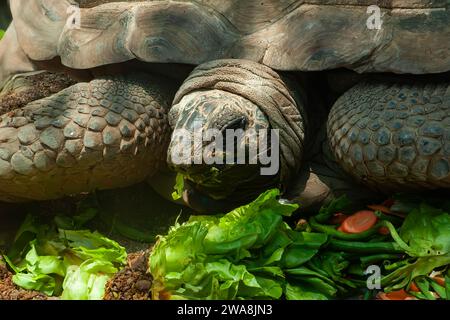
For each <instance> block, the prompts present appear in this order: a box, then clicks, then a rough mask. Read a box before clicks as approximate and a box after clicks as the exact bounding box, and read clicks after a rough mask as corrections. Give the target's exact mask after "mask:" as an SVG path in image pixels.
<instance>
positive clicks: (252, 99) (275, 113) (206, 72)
mask: <svg viewBox="0 0 450 320" xmlns="http://www.w3.org/2000/svg"><path fill="white" fill-rule="evenodd" d="M226 79H228V80H226ZM276 80H280V78H278V77H277V78H275V73H274V72H273V71H272V70H270V69H269V68H267V67H264V66H262V65H259V64H257V63H254V62H250V61H244V60H218V61H214V62H210V63H207V64H204V65H200V66H199V67H197V68H196V69H195V70H194V71H193V73H192V74H191V75H190V76H189V78H188V79H187V80H186V81H185V83H184V84H183V86H182V87H181V88H180V90H179V91H178V93H177V95H176V97H175V101H174V105H173V107H172V109H171V111H170V113H169V122H170V125H171V127H172V129H173V130H174V131H173V133H172V138H171V143H170V146H169V149H168V164H169V167H170V168H172V169H173V170H175V171H176V172H177V173H179V174H181V175H183V177H184V182H185V183H184V185H185V190H184V194H183V198H184V200H185V202H186V203H187V204H188V205H190V206H191V207H193V208H194V209H196V210H198V211H200V212H208V211H221V210H227V209H229V208H232V207H235V206H236V205H240V204H243V203H245V202H247V201H249V200H253V199H254V198H256V197H257V196H258V195H259V194H260V193H261V192H263V191H264V190H267V189H268V188H273V187H280V183H282V182H283V180H284V179H285V178H286V175H284V176H283V173H284V174H286V172H291V171H292V169H291V168H288V166H284V167H283V165H286V161H284V158H283V155H282V151H281V149H282V148H283V147H282V146H280V143H288V144H289V143H291V141H288V140H286V139H284V140H283V137H284V138H285V136H286V132H285V128H283V130H282V132H281V136H280V132H279V131H280V128H275V126H274V123H275V124H276V125H278V126H281V127H284V124H286V126H287V127H290V125H289V124H288V123H286V121H284V122H283V121H281V119H282V118H283V115H282V110H281V109H280V108H282V107H283V106H285V105H284V104H283V103H286V102H287V101H289V103H291V104H292V103H294V105H295V102H293V101H294V100H293V99H292V100H291V99H288V98H287V97H286V95H287V96H288V97H290V95H289V92H288V91H287V90H286V88H285V87H281V85H282V83H281V82H277V81H276ZM280 87H281V88H280ZM280 92H282V93H280ZM276 93H278V96H277V94H276ZM281 96H283V97H281ZM277 97H278V98H279V99H277ZM286 106H287V105H286ZM288 109H289V110H290V111H292V112H294V113H295V114H296V115H299V113H298V111H296V110H297V109H296V107H293V106H290V107H288ZM288 109H286V110H288ZM286 110H285V111H286ZM299 118H300V117H299ZM283 132H284V133H283ZM288 134H289V133H288ZM294 135H295V134H294ZM280 138H281V140H280ZM294 144H297V146H296V147H294V149H296V148H298V147H299V146H300V144H301V143H300V142H298V143H296V142H294ZM288 149H290V146H288ZM291 156H293V154H291ZM282 158H283V159H282ZM300 158H301V157H299V158H297V159H295V158H293V159H292V160H293V161H294V162H297V161H298V160H300ZM283 171H284V172H283Z"/></svg>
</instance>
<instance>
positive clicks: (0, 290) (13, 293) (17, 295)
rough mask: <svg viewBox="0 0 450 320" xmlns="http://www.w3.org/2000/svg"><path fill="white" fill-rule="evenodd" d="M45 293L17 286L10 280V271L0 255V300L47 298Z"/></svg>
mask: <svg viewBox="0 0 450 320" xmlns="http://www.w3.org/2000/svg"><path fill="white" fill-rule="evenodd" d="M48 299H52V298H49V297H47V296H46V295H45V294H42V293H39V292H35V291H28V290H24V289H20V288H18V287H17V286H16V285H15V284H14V283H13V282H12V273H11V272H9V271H8V269H7V268H6V265H5V263H4V262H3V261H2V258H1V257H0V300H48Z"/></svg>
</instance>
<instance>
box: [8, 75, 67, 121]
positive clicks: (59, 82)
mask: <svg viewBox="0 0 450 320" xmlns="http://www.w3.org/2000/svg"><path fill="white" fill-rule="evenodd" d="M26 81H27V84H26V86H25V87H23V88H20V94H17V93H15V92H5V94H4V95H2V96H1V97H0V115H1V114H5V113H7V112H10V111H12V110H15V109H19V108H22V107H24V106H25V105H26V104H28V103H30V102H32V101H35V100H39V99H42V98H45V97H48V96H50V95H52V94H55V93H57V92H59V91H61V90H63V89H65V88H67V87H69V86H71V85H73V84H75V81H74V80H72V79H71V78H69V77H68V76H66V75H64V74H60V73H49V72H43V73H39V74H35V75H32V76H29V77H27V79H26Z"/></svg>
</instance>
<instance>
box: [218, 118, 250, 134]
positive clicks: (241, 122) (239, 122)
mask: <svg viewBox="0 0 450 320" xmlns="http://www.w3.org/2000/svg"><path fill="white" fill-rule="evenodd" d="M247 123H248V120H247V118H246V117H244V116H242V117H238V118H236V119H233V120H231V121H230V122H228V123H227V124H226V125H224V126H223V128H222V131H225V130H228V129H231V130H237V129H243V130H245V128H246V127H247Z"/></svg>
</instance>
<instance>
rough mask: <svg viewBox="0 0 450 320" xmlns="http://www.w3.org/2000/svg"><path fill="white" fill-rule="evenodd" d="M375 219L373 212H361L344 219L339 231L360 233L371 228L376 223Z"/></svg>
mask: <svg viewBox="0 0 450 320" xmlns="http://www.w3.org/2000/svg"><path fill="white" fill-rule="evenodd" d="M377 219H378V218H377V216H376V215H375V213H374V212H373V211H370V210H361V211H358V212H356V213H354V214H352V215H351V216H350V217H348V218H347V219H345V220H344V222H342V224H341V226H340V229H341V230H342V231H343V232H345V233H361V232H364V231H367V230H369V229H370V228H372V227H373V226H374V225H375V224H376V223H377ZM338 230H339V229H338Z"/></svg>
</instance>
